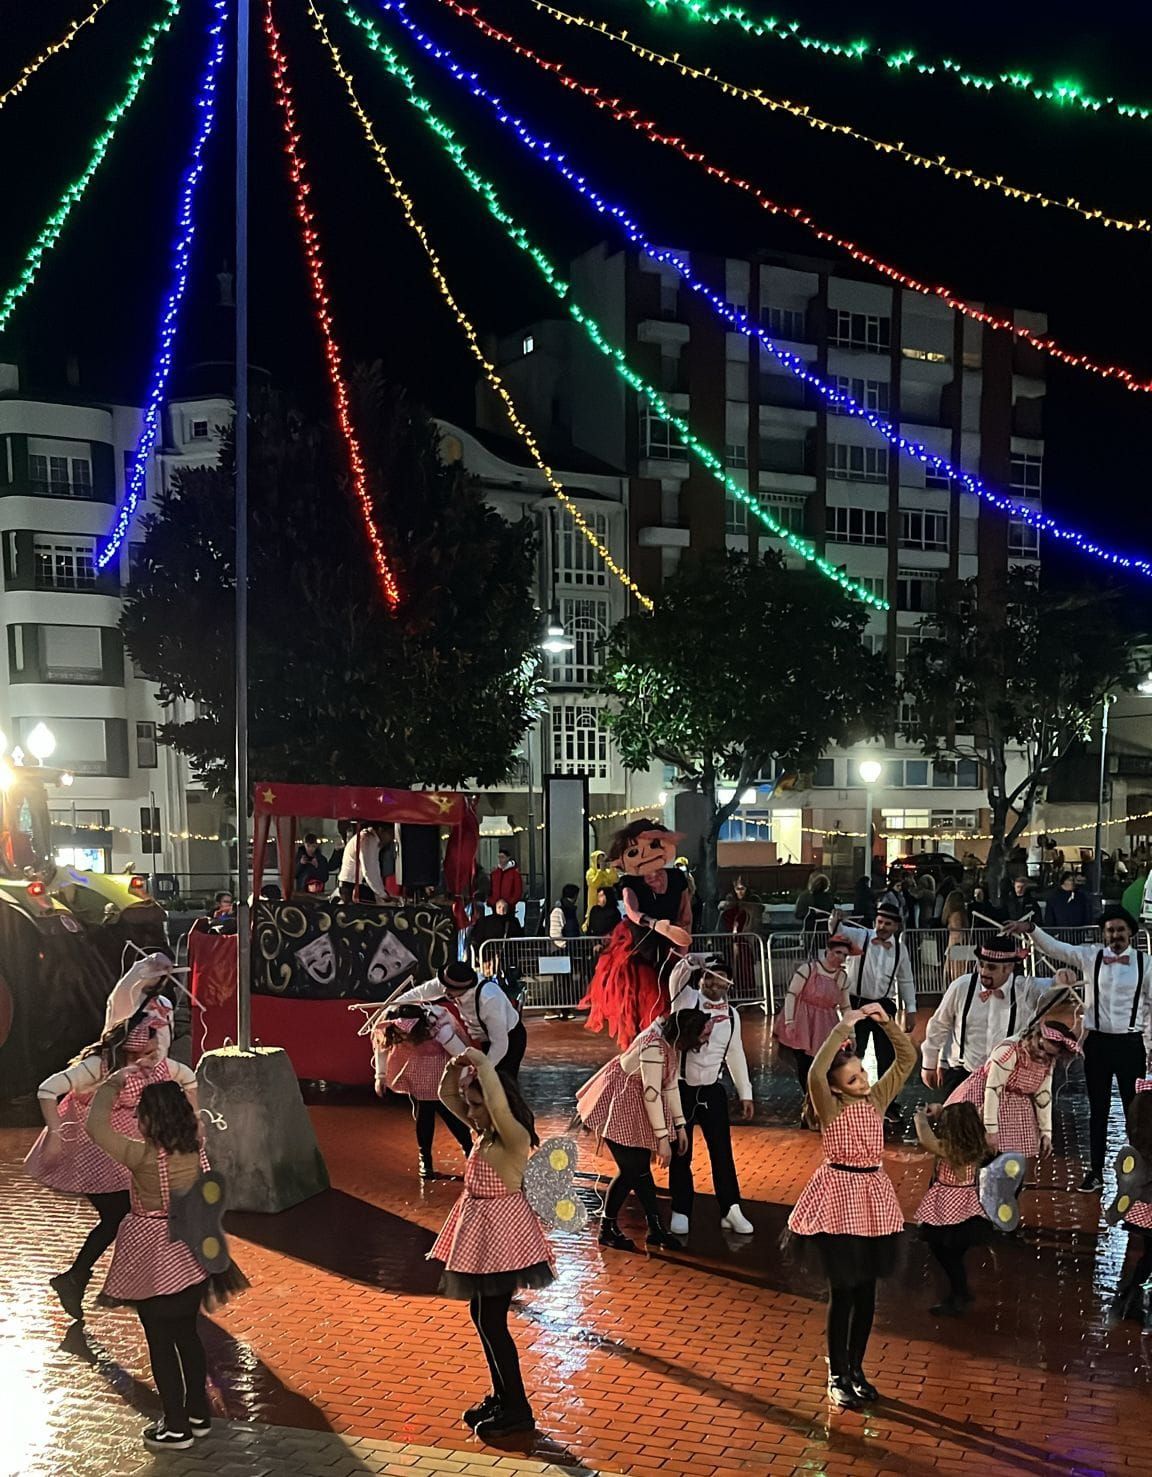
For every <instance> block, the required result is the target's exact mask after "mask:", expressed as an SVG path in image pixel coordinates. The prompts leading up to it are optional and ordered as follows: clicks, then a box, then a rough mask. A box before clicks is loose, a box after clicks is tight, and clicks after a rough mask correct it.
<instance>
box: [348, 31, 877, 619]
mask: <svg viewBox="0 0 1152 1477" xmlns="http://www.w3.org/2000/svg"><path fill="white" fill-rule="evenodd" d="M345 8H346V13H347V15H348V18H349V19H350V20H351V21H352V22H353V24H354V25H356V26H357V27H359V29H360V30H362V31H363V32H364V34H365V36H366V38H367V41H368V45H369V46H370V47H371V49H372V50H373V51H375V52H376V53H377V55H379V57H380V58H381V60H382V61H383V63H384V66H385V68H386V70H387V71H388V73H389V75H391V76H392V77H394V78H395V79H396V81H397V82H399V83H400V84H401V86H402V87H403V88H404V89H405V91H406V92H407V93H408V98H409V101H410V102H411V103H412V105H413V106H414V107H415V108H416V109H417V111H418V112H419V114H420V116H421V118H422V119H423V121H424V123H425V125H426V126H427V127H428V128H430V129H431V131H432V132H433V133H434V134H435V135H436V138H437V139H438V140H439V142H440V145H441V147H442V148H443V149H444V151H445V152H446V153H447V154H448V157H449V158H450V159H451V160H452V162H453V164H454V165H455V166H456V168H457V169H458V170H459V172H460V173H461V174H462V175H463V176H464V178H465V179H466V180H467V181H468V184H469V186H470V187H471V188H472V189H473V190H474V191H475V192H476V194H478V195H479V196H480V197H481V198H482V199H483V201H484V203H485V205H486V206H487V208H488V211H489V213H490V214H491V215H492V216H493V217H494V218H495V219H496V220H497V221H498V222H499V223H500V225H501V226H502V227H503V229H504V232H505V234H506V235H507V236H508V238H509V240H511V241H512V242H513V243H514V244H515V245H516V246H517V247H518V248H519V249H520V250H521V251H523V252H525V253H526V255H528V256H529V257H530V258H531V259H532V261H533V262H534V263H535V265H536V267H537V269H538V270H539V272H540V273H541V275H542V276H543V277H544V280H545V281H546V282H547V283H548V285H549V286H550V287H551V289H552V291H553V292H554V293H555V294H556V295H557V297H559V298H560V299H561V300H562V301H563V302H564V303H565V305H566V306H567V309H568V312H569V313H570V315H571V316H572V317H573V318H574V319H575V320H576V322H577V323H579V325H580V326H581V328H582V329H583V330H584V332H585V334H586V335H587V337H588V339H589V341H590V342H591V343H592V344H593V345H594V346H595V348H596V349H597V350H598V352H599V353H601V354H603V355H604V356H605V357H606V358H607V359H608V360H609V361H610V362H611V364H612V367H613V369H614V370H615V371H616V373H617V374H619V375H620V377H621V378H622V379H623V380H624V381H625V382H626V383H627V384H628V385H630V386H631V387H632V389H634V390H635V391H636V392H637V393H638V394H639V395H641V396H643V398H644V399H645V400H647V402H648V403H649V405H651V407H652V409H653V410H654V411H655V412H656V415H657V416H658V417H659V419H660V420H662V421H667V422H668V424H669V425H670V426H672V427H673V428H674V429H675V430H676V431H677V432H678V434H679V437H680V440H681V442H682V444H683V446H684V447H685V449H686V450H687V451H688V452H689V453H690V454H691V455H692V456H694V457H695V458H696V459H697V460H698V461H699V462H700V463H701V464H702V465H703V466H705V467H706V468H707V469H708V471H709V472H710V473H711V475H712V476H713V477H715V478H716V480H717V481H718V482H719V483H720V484H721V485H722V486H723V487H724V488H725V489H726V490H727V491H728V492H730V493H731V494H732V496H733V497H734V498H735V499H737V501H739V502H741V503H743V504H744V506H745V507H747V508H749V509H750V510H751V511H752V512H753V513H754V514H755V516H756V517H757V518H758V519H759V520H760V522H761V523H763V524H764V526H765V527H766V528H767V529H768V530H769V532H770V533H771V534H772V535H773V536H774V537H775V538H779V539H782V540H783V541H784V542H785V543H786V544H787V545H788V546H789V548H791V549H792V550H793V551H794V552H795V553H797V554H799V555H800V556H801V557H802V558H804V559H806V560H807V561H809V562H810V563H811V564H812V565H813V566H814V567H815V568H817V569H818V570H819V571H820V573H821V574H823V575H824V576H825V577H826V578H827V579H830V580H831V581H832V582H833V583H834V584H837V585H839V586H840V587H841V589H843V590H845V591H846V592H847V593H848V594H850V595H851V596H853V597H854V598H855V599H857V600H860V601H862V602H863V603H864V604H866V605H869V606H872V607H873V608H874V609H877V610H887V609H888V608H889V607H888V602H887V601H886V600H884V599H883V598H882V597H881V596H879V595H876V594H875V593H874V592H873V591H872V590H871V589H869V588H867V587H866V586H864V585H862V584H860V583H859V582H858V581H856V580H854V579H852V578H851V577H850V576H849V575H848V574H847V573H846V572H845V571H844V570H843V569H842V568H841V567H839V566H837V565H835V564H833V563H832V562H831V561H830V560H828V559H826V558H825V557H824V556H823V555H822V554H821V553H820V552H819V550H818V549H817V548H816V546H815V545H814V544H813V543H811V542H810V541H809V540H808V539H805V538H802V537H801V536H800V535H799V534H796V533H793V532H792V531H791V530H790V529H787V528H785V527H784V526H783V525H782V524H781V523H780V522H779V521H778V520H777V519H776V518H775V517H773V516H772V514H771V513H770V512H769V511H768V509H767V508H765V507H764V506H763V505H762V504H761V502H760V500H759V498H757V497H755V496H754V495H753V494H752V493H750V492H749V491H748V490H747V488H744V487H741V485H740V484H739V482H737V481H736V480H735V478H733V477H732V476H730V475H729V473H728V471H727V469H726V468H725V465H724V462H723V461H722V459H721V458H720V457H718V456H717V455H716V453H715V452H714V451H712V450H711V448H710V447H709V446H707V445H706V444H705V443H704V442H703V441H701V440H700V438H699V437H698V436H696V435H695V433H694V432H693V431H692V429H691V427H690V426H689V425H688V423H687V421H685V420H684V419H683V418H682V417H681V416H678V415H677V414H676V412H675V411H674V410H673V409H672V407H671V406H670V405H669V404H668V402H667V400H665V398H664V396H663V395H661V393H660V391H659V390H657V389H656V388H655V386H654V385H652V384H650V383H649V382H648V381H647V380H645V379H644V378H643V377H642V376H641V375H639V374H637V372H636V371H635V370H634V369H633V368H632V367H631V365H630V364H629V363H628V360H627V358H626V356H625V354H624V352H623V350H621V349H619V348H618V347H616V345H614V344H613V343H612V342H611V340H610V339H609V338H608V336H607V335H606V334H605V333H604V331H603V329H602V328H601V327H600V325H599V323H597V321H596V320H595V319H594V318H593V317H592V316H591V314H589V313H587V312H585V311H584V309H583V308H581V307H580V305H579V304H578V303H576V302H574V301H573V300H572V298H571V295H570V288H569V284H568V283H567V282H565V281H563V279H562V278H561V277H560V274H559V271H558V269H557V268H556V266H555V264H554V263H553V262H552V261H551V260H550V259H549V257H548V256H547V255H546V253H545V252H544V251H542V250H541V248H540V247H539V246H537V245H536V243H535V242H534V241H533V240H532V238H531V237H530V236H529V235H528V233H527V231H526V230H525V229H524V227H523V226H522V225H521V224H520V223H519V222H518V221H517V220H516V218H515V217H514V216H513V215H511V214H510V213H509V212H508V211H507V210H506V209H505V208H504V205H503V203H502V202H501V200H500V196H499V193H498V192H497V190H496V187H495V185H493V183H492V181H491V180H489V179H487V178H485V176H483V175H481V174H480V173H479V172H478V171H477V170H475V169H473V168H472V166H471V165H469V164H468V163H467V161H466V159H465V157H464V152H465V151H464V147H463V145H462V144H460V143H458V142H457V141H456V138H455V134H454V132H453V130H452V129H451V128H450V127H449V125H448V124H447V123H445V122H444V120H443V119H441V118H440V117H438V116H437V114H436V113H435V112H434V111H433V109H432V105H431V103H430V102H429V101H428V99H427V98H425V97H423V96H422V95H421V94H420V93H419V92H418V91H417V90H416V85H415V81H414V79H413V77H412V74H411V72H410V71H409V70H408V68H407V67H405V66H403V65H402V64H401V62H400V60H399V58H398V57H397V55H396V52H395V51H394V50H393V48H392V47H391V46H389V45H388V44H387V42H385V41H384V39H383V38H382V36H381V35H380V32H379V30H378V29H377V27H376V26H375V24H374V23H373V22H372V21H370V20H368V19H367V18H366V17H364V16H361V15H359V14H358V13H357V12H356V11H354V10H352V9H351V8H350V7H349V6H348V5H347V3H346V4H345Z"/></svg>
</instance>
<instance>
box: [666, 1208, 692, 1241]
mask: <svg viewBox="0 0 1152 1477" xmlns="http://www.w3.org/2000/svg"><path fill="white" fill-rule="evenodd" d="M668 1229H669V1230H670V1231H671V1232H672V1234H673V1236H687V1234H688V1217H687V1216H686V1215H677V1214H676V1212H675V1211H673V1213H672V1219H671V1220H670V1221H669V1222H668Z"/></svg>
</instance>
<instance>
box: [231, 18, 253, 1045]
mask: <svg viewBox="0 0 1152 1477" xmlns="http://www.w3.org/2000/svg"><path fill="white" fill-rule="evenodd" d="M251 24H252V22H251V0H239V3H238V5H237V7H236V364H235V376H236V382H235V389H234V396H235V405H236V419H235V430H234V434H235V462H236V666H235V680H236V1043H237V1045H238V1046H239V1048H240V1050H241V1051H250V1050H251V1049H252V939H251V936H250V932H249V908H248V886H249V883H248V41H249V34H250V30H251Z"/></svg>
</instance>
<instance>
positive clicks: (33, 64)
mask: <svg viewBox="0 0 1152 1477" xmlns="http://www.w3.org/2000/svg"><path fill="white" fill-rule="evenodd" d="M107 4H108V0H96V4H95V5H94V6H93V7H92V9H91V10H90V11H89V12H88V14H87V15H86V16H84V17H83V18H82V19H81V20H78V21H73V22H72V24H71V25H70V26H69V27H68V29H67V30H66V31H65V32H64V34H63V36H61V37H60V38H59V40H57V41H53V42H52V44H51V46H46V47H45V48H44V50H43V51H42V52H41V53H40V55H39V56H38V57H35V58H34V59H33V60H32V61H30V62H29V63H28V65H27V66H26V67H25V68H24V70H23V71H22V72H21V73H20V75H19V77H17V78H16V81H15V82H13V84H12V86H11V87H9V88H8V90H7V91H6V92H0V108H2V107H3V106H4V105H5V103H9V102H11V101H12V99H13V98H14V97H18V96H19V94H20V93H22V92H23V91H24V89H25V88H26V87H27V86H28V84H29V82H31V80H32V78H33V77H35V75H36V73H37V72H38V71H39V70H40V68H41V67H42V66H43V65H44V63H45V62H48V61H51V60H52V58H53V57H54V56H59V55H60V53H61V52H62V51H67V50H68V48H69V47H70V46H71V45H72V43H73V41H75V39H76V37H77V36H78V35H79V34H80V32H81V31H82V30H83V29H84V27H85V26H90V25H91V24H92V22H93V21H94V20H95V19H96V17H97V16H98V15H99V14H100V12H101V11H102V10H103V9H104V7H105V6H106V5H107Z"/></svg>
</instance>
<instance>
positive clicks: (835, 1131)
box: [788, 1100, 904, 1236]
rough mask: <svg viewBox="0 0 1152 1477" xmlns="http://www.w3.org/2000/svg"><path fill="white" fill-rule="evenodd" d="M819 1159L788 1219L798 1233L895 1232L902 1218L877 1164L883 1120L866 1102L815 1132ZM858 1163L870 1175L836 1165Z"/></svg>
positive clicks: (845, 1110) (852, 1105) (881, 1150)
mask: <svg viewBox="0 0 1152 1477" xmlns="http://www.w3.org/2000/svg"><path fill="white" fill-rule="evenodd" d="M820 1138H821V1142H822V1144H823V1147H824V1163H823V1164H821V1165H820V1167H819V1168H818V1169H817V1170H816V1173H815V1174H814V1175H813V1176H812V1178H811V1179H810V1180H809V1181H808V1183H807V1184H806V1185H805V1186H804V1189H803V1190H802V1191H801V1192H800V1198H799V1200H797V1202H796V1204H795V1206H793V1209H792V1214H791V1215H790V1216H789V1217H788V1229H789V1230H790V1231H792V1232H794V1234H795V1235H797V1236H819V1235H824V1236H895V1235H897V1234H898V1233H899V1232H901V1231H902V1230H903V1229H904V1216H903V1214H902V1212H901V1210H900V1202H899V1201H898V1200H897V1199H896V1191H895V1190H894V1189H893V1187H892V1181H891V1180H890V1179H889V1178H888V1176H887V1175H886V1174H885V1172H884V1169H883V1167H882V1161H883V1157H884V1123H883V1120H882V1118H881V1117H880V1114H879V1113H877V1111H876V1109H875V1108H874V1107H873V1106H872V1104H871V1103H870V1102H868V1101H867V1100H861V1101H856V1102H852V1103H848V1104H847V1105H846V1106H845V1107H843V1108H841V1110H840V1112H839V1113H837V1115H836V1117H835V1118H833V1120H832V1122H831V1123H829V1124H827V1125H825V1127H823V1128H822V1129H821V1131H820ZM837 1164H847V1165H857V1166H860V1168H861V1169H871V1170H873V1171H874V1172H873V1173H853V1172H852V1171H851V1170H850V1169H848V1170H844V1169H835V1168H834V1167H833V1166H834V1165H837Z"/></svg>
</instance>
